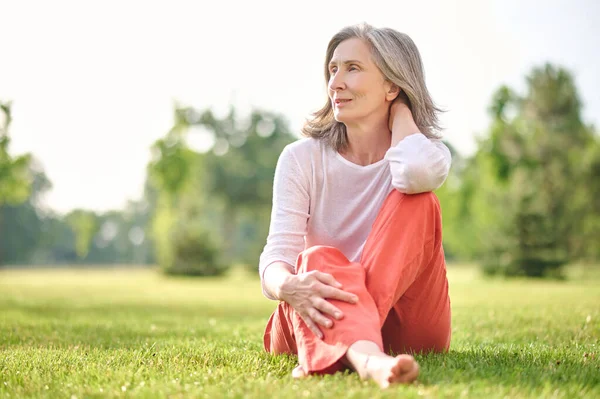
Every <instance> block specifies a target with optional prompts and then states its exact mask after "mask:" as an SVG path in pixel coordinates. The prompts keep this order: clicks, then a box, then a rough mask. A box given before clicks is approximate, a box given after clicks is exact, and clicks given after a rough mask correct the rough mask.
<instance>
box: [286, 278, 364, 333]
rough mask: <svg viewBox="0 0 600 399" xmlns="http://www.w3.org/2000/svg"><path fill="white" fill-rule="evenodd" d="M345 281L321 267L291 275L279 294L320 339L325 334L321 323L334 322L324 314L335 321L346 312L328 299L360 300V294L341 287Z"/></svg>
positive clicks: (329, 325) (353, 301)
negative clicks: (358, 295) (341, 281)
mask: <svg viewBox="0 0 600 399" xmlns="http://www.w3.org/2000/svg"><path fill="white" fill-rule="evenodd" d="M341 288H342V284H340V283H339V282H337V281H336V280H335V278H334V277H333V276H332V275H331V274H327V273H323V272H320V271H318V270H315V271H311V272H307V273H300V274H298V275H290V276H289V278H287V279H286V281H285V282H284V283H283V284H282V285H281V288H280V292H279V297H280V298H281V299H282V300H283V301H285V302H287V303H288V304H290V306H292V308H294V310H295V311H296V312H298V314H299V315H300V317H302V320H304V322H305V323H306V325H307V326H308V328H310V329H311V331H312V332H314V333H315V335H317V336H318V337H319V338H323V333H322V332H321V330H320V329H319V327H318V326H319V325H320V326H323V327H326V328H331V327H332V326H333V321H332V320H330V319H329V318H328V317H326V316H325V315H329V316H331V317H333V318H334V319H336V320H340V319H341V318H342V317H344V315H343V313H342V312H341V311H340V310H339V309H338V308H337V307H335V306H334V305H332V304H331V303H329V302H328V301H327V300H326V299H338V300H340V301H345V302H349V303H356V302H358V297H357V296H356V295H354V294H352V293H350V292H346V291H344V290H342V289H341Z"/></svg>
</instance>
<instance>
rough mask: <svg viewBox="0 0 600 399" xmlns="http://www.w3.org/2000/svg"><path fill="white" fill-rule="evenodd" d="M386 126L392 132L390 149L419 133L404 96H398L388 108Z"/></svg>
mask: <svg viewBox="0 0 600 399" xmlns="http://www.w3.org/2000/svg"><path fill="white" fill-rule="evenodd" d="M400 94H403V93H400ZM388 126H389V129H390V131H391V132H392V147H393V146H395V145H396V144H397V143H398V142H399V141H400V140H402V139H403V138H405V137H406V136H410V135H411V134H414V133H419V127H418V126H417V124H416V123H415V120H414V118H413V115H412V111H411V110H410V108H409V106H408V100H407V99H406V98H405V96H398V98H396V100H394V102H393V103H392V105H391V106H390V117H389V120H388Z"/></svg>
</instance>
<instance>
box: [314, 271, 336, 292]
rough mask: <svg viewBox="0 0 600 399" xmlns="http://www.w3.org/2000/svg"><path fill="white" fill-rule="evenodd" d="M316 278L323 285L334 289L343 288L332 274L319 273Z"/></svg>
mask: <svg viewBox="0 0 600 399" xmlns="http://www.w3.org/2000/svg"><path fill="white" fill-rule="evenodd" d="M315 277H316V278H317V279H318V280H319V281H320V282H322V283H323V284H327V285H331V286H333V287H337V288H342V283H340V282H339V281H337V280H336V279H335V277H333V276H332V275H331V274H329V273H324V272H320V271H317V272H316V273H315Z"/></svg>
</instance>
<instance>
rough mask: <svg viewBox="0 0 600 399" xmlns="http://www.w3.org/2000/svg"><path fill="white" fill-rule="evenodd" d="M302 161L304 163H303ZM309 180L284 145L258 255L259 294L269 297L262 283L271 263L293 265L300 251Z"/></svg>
mask: <svg viewBox="0 0 600 399" xmlns="http://www.w3.org/2000/svg"><path fill="white" fill-rule="evenodd" d="M303 164H304V163H303ZM309 204H310V196H309V181H308V178H307V177H306V171H305V170H303V169H302V167H301V165H300V162H298V160H297V158H296V157H295V155H294V153H293V152H292V151H291V150H290V146H287V147H286V148H285V149H284V150H283V151H282V153H281V155H280V156H279V159H278V161H277V166H276V168H275V177H274V180H273V207H272V210H271V223H270V227H269V235H268V237H267V243H266V245H265V247H264V249H263V252H262V253H261V255H260V261H259V274H260V280H261V287H262V292H263V295H264V296H265V297H266V298H268V299H275V298H273V297H271V296H270V295H269V294H268V293H267V292H266V291H265V286H264V280H263V277H264V272H265V269H266V268H267V266H269V265H270V264H272V263H273V262H277V261H281V262H285V263H287V264H289V265H290V266H291V268H292V270H293V269H294V268H295V264H296V258H297V257H298V255H299V254H300V252H302V251H303V250H304V246H305V241H304V237H305V236H306V234H307V225H308V218H309Z"/></svg>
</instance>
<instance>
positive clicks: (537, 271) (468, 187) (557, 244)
mask: <svg viewBox="0 0 600 399" xmlns="http://www.w3.org/2000/svg"><path fill="white" fill-rule="evenodd" d="M526 81H527V93H526V94H525V95H524V96H519V95H518V94H516V93H515V92H514V91H512V90H511V89H510V88H508V87H501V88H500V89H499V90H498V91H497V92H496V93H495V94H494V97H493V100H492V104H491V106H490V115H491V116H492V120H493V121H492V125H491V127H490V134H489V136H488V137H487V138H485V139H484V140H482V141H481V142H480V144H479V150H478V152H477V154H476V155H475V156H474V157H473V159H472V160H471V162H470V167H469V169H470V171H469V172H468V173H467V175H466V176H465V180H464V181H463V184H464V186H463V193H467V194H468V195H467V196H468V197H469V206H470V209H471V216H472V218H473V219H474V220H475V221H474V222H473V223H472V224H471V226H472V227H473V228H474V230H475V231H477V232H478V234H479V236H480V237H482V245H481V255H482V256H483V257H484V263H485V265H486V270H487V271H488V272H498V271H501V272H503V273H505V274H517V275H527V276H543V275H547V274H549V273H550V274H551V273H557V272H558V271H559V269H560V267H561V266H562V265H564V264H566V263H567V262H569V261H571V260H573V259H576V258H577V257H578V256H579V255H581V248H582V243H584V242H586V243H587V244H590V242H589V239H586V238H585V237H584V236H583V235H582V231H583V230H585V229H582V223H584V220H585V219H591V220H596V221H597V220H598V217H599V214H598V211H597V208H596V209H595V210H594V208H593V207H590V204H589V203H588V202H587V201H586V200H585V199H589V198H590V196H589V194H590V188H591V186H590V179H591V180H594V179H593V176H591V175H590V173H589V170H590V167H591V166H592V165H594V164H595V162H597V158H596V157H595V155H593V154H592V153H591V152H590V151H591V150H590V148H593V147H594V146H597V142H598V138H597V137H596V136H595V135H594V133H593V129H592V128H591V127H590V126H586V125H585V124H584V123H583V122H582V119H581V113H580V108H581V103H580V100H579V96H578V93H577V89H576V87H575V84H574V81H573V78H572V76H571V74H570V73H569V72H568V71H566V70H565V69H563V68H560V67H557V66H553V65H550V64H546V65H544V66H543V67H540V68H534V69H533V70H532V72H531V73H530V74H529V75H528V76H527V78H526ZM596 180H597V179H596ZM596 186H597V184H596ZM584 216H585V218H584ZM593 226H595V225H593ZM593 226H592V225H590V224H588V227H589V229H591V230H593V231H596V232H597V231H598V230H597V229H596V227H593ZM597 245H598V244H595V246H596V247H597Z"/></svg>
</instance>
